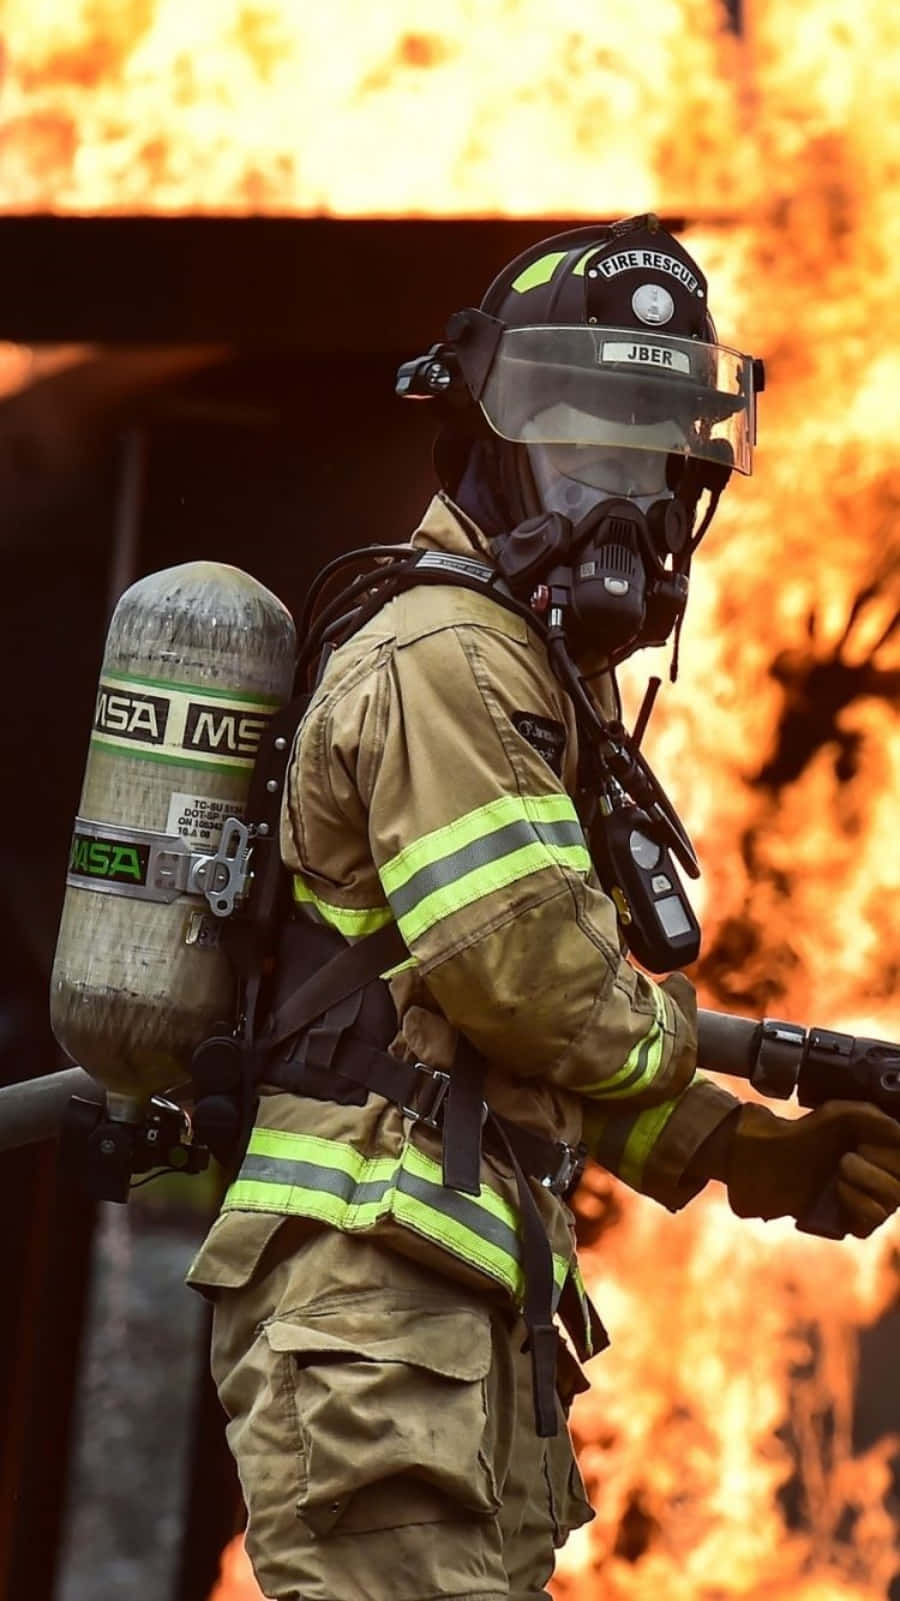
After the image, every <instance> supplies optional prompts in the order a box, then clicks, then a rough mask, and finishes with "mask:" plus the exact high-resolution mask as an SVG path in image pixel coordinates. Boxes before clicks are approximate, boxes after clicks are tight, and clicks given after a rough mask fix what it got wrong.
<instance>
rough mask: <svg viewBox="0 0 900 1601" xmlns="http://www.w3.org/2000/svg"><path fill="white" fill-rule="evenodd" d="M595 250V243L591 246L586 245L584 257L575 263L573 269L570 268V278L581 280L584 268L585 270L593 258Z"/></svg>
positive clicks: (596, 247) (596, 246)
mask: <svg viewBox="0 0 900 1601" xmlns="http://www.w3.org/2000/svg"><path fill="white" fill-rule="evenodd" d="M597 249H598V245H597V244H596V243H595V244H592V245H588V248H587V250H586V251H585V252H584V255H583V256H580V257H579V259H578V260H577V261H576V263H575V265H574V267H573V268H572V277H573V278H583V277H584V271H585V268H586V266H587V264H588V262H589V260H590V258H591V256H593V255H594V254H595V252H596V251H597Z"/></svg>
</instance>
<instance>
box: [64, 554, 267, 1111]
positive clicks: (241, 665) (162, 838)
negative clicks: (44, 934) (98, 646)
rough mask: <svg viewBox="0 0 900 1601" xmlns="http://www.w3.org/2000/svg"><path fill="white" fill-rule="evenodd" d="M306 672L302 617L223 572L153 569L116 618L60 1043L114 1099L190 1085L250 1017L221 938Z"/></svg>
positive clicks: (93, 760)
mask: <svg viewBox="0 0 900 1601" xmlns="http://www.w3.org/2000/svg"><path fill="white" fill-rule="evenodd" d="M295 660H296V634H295V630H294V624H293V621H292V619H291V615H290V613H289V612H288V610H287V609H286V607H285V606H283V605H282V603H281V601H280V600H279V599H278V598H277V596H275V595H273V594H272V593H271V592H270V591H269V590H268V589H266V588H264V586H263V585H262V584H260V583H258V582H257V580H256V579H255V578H252V577H251V576H250V575H249V574H248V573H245V572H242V571H241V570H240V569H239V568H237V567H229V566H225V565H223V564H221V563H219V562H202V561H195V562H187V563H185V564H183V565H181V566H178V567H170V568H167V569H165V571H163V572H158V573H151V574H149V575H148V576H147V577H145V578H141V579H140V580H139V581H138V582H137V583H136V584H133V585H132V586H131V588H130V589H128V590H126V592H125V593H124V595H123V596H122V598H121V600H120V601H119V603H118V605H117V606H116V609H115V612H114V613H113V617H112V620H111V622H110V626H109V633H108V635H107V640H106V650H105V654H104V658H103V666H102V669H101V674H100V682H99V684H98V688H97V700H96V707H95V712H94V722H93V728H92V731H91V738H90V745H89V749H88V758H87V765H86V768H85V774H84V784H83V788H82V792H81V802H80V805H79V808H78V816H77V818H76V820H75V827H74V831H73V837H72V845H71V852H70V858H69V871H68V875H67V887H66V894H65V900H64V903H63V910H62V919H61V922H60V929H59V937H58V941H57V946H56V956H55V960H54V964H53V973H52V978H51V1008H50V1010H51V1023H52V1027H53V1032H54V1034H55V1035H56V1038H57V1040H58V1041H59V1043H60V1044H61V1045H62V1046H63V1048H64V1049H65V1050H66V1051H67V1052H68V1054H69V1055H70V1056H71V1057H72V1058H74V1060H75V1061H76V1062H78V1063H79V1065H80V1066H81V1067H83V1068H84V1069H85V1070H86V1071H87V1072H88V1073H90V1074H91V1075H92V1076H93V1077H94V1078H96V1079H98V1080H99V1081H100V1082H101V1083H102V1084H104V1085H105V1086H106V1087H107V1089H108V1090H109V1091H111V1092H113V1093H114V1094H115V1095H120V1096H124V1097H128V1098H129V1099H146V1098H147V1097H148V1096H149V1095H151V1094H153V1093H155V1092H158V1091H160V1090H162V1089H165V1088H167V1087H172V1086H174V1085H175V1084H178V1083H180V1082H182V1081H183V1080H184V1079H185V1078H186V1077H187V1067H188V1064H189V1061H190V1057H191V1053H192V1051H193V1049H194V1046H195V1045H197V1044H198V1043H199V1041H200V1040H201V1039H203V1038H204V1036H205V1034H206V1033H207V1032H208V1030H209V1029H210V1027H211V1026H212V1025H213V1024H214V1023H216V1022H218V1021H221V1020H222V1019H227V1018H229V1017H230V1016H231V1015H232V1014H233V1009H234V979H233V975H232V971H231V966H230V963H229V961H228V958H227V956H226V953H225V949H224V945H223V940H222V932H223V926H224V921H225V914H226V913H227V911H228V909H229V907H230V906H231V905H232V904H234V899H235V887H236V885H237V887H238V890H240V884H239V871H238V870H239V868H240V866H241V863H242V862H243V860H244V854H245V850H246V847H247V845H248V843H249V844H250V848H251V853H252V840H251V841H249V842H248V840H247V838H246V831H245V830H242V827H241V820H242V819H243V817H244V812H245V807H246V800H247V791H248V788H249V783H250V776H251V773H252V770H253V764H254V760H255V756H256V752H257V749H258V746H259V742H260V738H261V736H262V734H263V732H264V730H265V728H266V725H267V722H268V721H269V719H270V718H271V717H272V715H273V714H274V713H275V711H277V710H278V708H279V707H280V706H282V705H283V704H284V703H285V702H286V701H287V700H288V699H289V698H290V694H291V690H292V684H293V676H294V664H295ZM228 819H235V822H234V823H228V822H227V820H228ZM223 824H225V825H226V827H225V835H226V838H225V839H224V840H223Z"/></svg>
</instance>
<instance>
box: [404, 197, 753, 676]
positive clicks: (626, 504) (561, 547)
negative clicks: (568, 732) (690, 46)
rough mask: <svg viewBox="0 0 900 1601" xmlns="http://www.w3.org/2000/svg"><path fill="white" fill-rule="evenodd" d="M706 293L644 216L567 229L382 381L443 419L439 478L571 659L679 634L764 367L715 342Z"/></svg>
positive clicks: (747, 455) (745, 467)
mask: <svg viewBox="0 0 900 1601" xmlns="http://www.w3.org/2000/svg"><path fill="white" fill-rule="evenodd" d="M706 291H707V285H706V279H705V278H704V276H703V273H702V271H701V270H700V268H699V267H698V265H697V263H696V262H695V261H694V260H693V258H692V257H691V256H690V255H689V254H688V252H687V251H686V250H685V249H684V247H683V245H682V244H681V243H680V241H679V240H677V239H675V238H674V237H673V236H672V235H670V234H669V233H667V231H666V230H665V229H663V228H662V227H661V226H660V224H659V221H658V219H657V218H656V217H653V216H650V215H648V216H643V217H636V218H631V219H629V220H628V221H626V222H623V223H619V224H613V225H599V226H595V227H592V228H583V229H576V230H573V231H571V232H569V233H566V234H562V235H558V236H556V237H555V238H552V239H547V240H543V241H542V242H541V243H540V244H538V245H535V246H534V247H533V248H532V249H531V250H529V251H526V252H525V253H524V254H523V255H522V256H519V257H517V258H516V260H515V261H514V262H512V263H510V265H509V266H508V267H506V268H504V269H503V271H502V272H501V273H500V274H499V275H498V277H497V278H496V279H495V280H494V282H493V284H492V285H491V286H490V288H489V289H488V291H487V293H486V295H485V297H484V300H483V301H482V304H481V306H480V308H478V309H477V310H476V309H475V308H472V307H469V308H467V309H465V310H463V311H460V312H457V313H455V314H454V315H453V317H451V319H450V321H449V323H448V325H447V342H446V343H444V344H441V345H436V346H434V347H433V348H432V350H431V351H429V352H428V354H427V355H426V356H424V357H420V358H418V359H417V360H416V361H413V362H408V363H406V364H405V365H404V367H402V368H401V370H400V373H399V374H398V380H397V392H398V393H399V394H402V395H405V396H409V397H411V398H429V399H433V400H438V401H439V402H440V403H441V404H442V405H443V407H444V408H445V416H446V418H447V419H448V421H447V423H446V425H445V429H444V431H443V433H442V436H441V438H439V440H438V448H437V451H436V458H435V459H436V464H437V465H438V471H439V474H440V476H441V481H442V483H443V485H444V488H445V489H446V490H447V491H448V492H449V494H450V495H451V497H453V496H454V494H455V492H456V491H457V489H458V488H462V489H463V490H464V492H465V495H466V496H468V497H469V499H470V505H467V504H466V500H465V499H461V500H460V501H459V504H460V506H461V508H462V509H463V510H464V511H467V510H468V511H470V514H474V512H476V511H477V510H478V509H479V508H480V507H481V506H482V505H484V506H486V507H488V508H489V510H490V513H491V523H492V525H493V526H492V527H491V533H492V534H495V538H494V539H493V541H492V548H493V550H494V552H495V555H496V558H497V563H498V566H499V567H500V568H501V570H502V571H503V574H504V577H505V579H506V581H507V583H508V584H509V586H510V588H511V589H512V590H513V592H514V593H515V594H516V595H517V596H519V597H520V598H522V599H526V600H528V601H531V597H532V595H535V594H537V593H538V592H540V594H539V595H538V604H541V605H543V604H547V600H546V595H547V593H552V596H553V607H554V610H555V611H557V612H558V613H559V615H560V616H561V617H562V618H563V620H564V621H563V626H564V630H565V634H566V638H567V639H568V640H570V641H571V644H572V646H573V648H577V649H581V648H582V646H583V645H584V644H585V643H587V644H589V645H590V646H591V647H592V649H593V650H594V651H595V652H600V653H601V654H602V655H604V656H606V658H607V659H608V660H609V661H610V662H611V663H615V662H616V661H619V660H621V659H622V658H623V656H625V655H628V654H630V652H631V651H633V650H635V649H637V648H639V646H641V645H646V644H659V643H661V642H662V641H663V640H664V639H666V638H667V637H668V635H669V634H670V633H671V632H672V630H673V629H674V628H675V627H676V626H677V624H678V622H679V620H680V618H681V616H682V614H683V611H684V605H685V601H686V598H687V581H688V572H689V568H690V561H691V556H692V554H693V551H694V549H695V548H696V545H697V544H698V542H699V540H700V538H701V537H702V534H703V533H704V532H705V530H706V528H707V527H708V525H709V522H710V521H711V518H712V516H713V514H714V512H715V508H716V505H717V503H718V499H719V496H720V495H721V493H722V490H723V489H724V487H725V485H726V483H727V482H728V479H729V477H730V475H731V473H732V472H735V471H736V472H739V473H749V472H750V471H751V464H752V451H753V445H754V442H755V430H756V393H757V392H758V391H759V390H760V389H761V388H762V387H763V372H762V364H761V363H760V362H757V361H755V360H754V359H753V357H751V356H747V355H745V354H742V353H741V352H740V351H737V350H732V349H730V348H728V347H726V346H723V345H721V344H719V342H718V338H717V335H716V330H715V327H714V324H713V322H712V318H711V317H710V315H709V311H708V306H707V299H706ZM476 445H477V447H478V448H477V450H476V449H474V448H473V447H474V446H476ZM460 447H462V448H460ZM476 462H477V463H478V464H479V467H480V469H484V470H485V471H484V473H483V476H484V477H485V483H484V486H483V488H482V486H481V485H480V483H479V482H476V481H475V477H474V475H473V471H472V464H473V463H476ZM463 480H465V481H463ZM488 492H489V493H488ZM704 492H705V493H706V494H707V495H708V497H709V498H708V503H707V505H706V508H705V511H704V513H703V515H702V518H701V520H700V525H699V527H698V529H697V531H696V533H695V532H694V524H695V521H696V520H697V517H698V511H699V505H700V501H701V499H702V497H703V495H704ZM495 513H499V516H497V515H495ZM475 520H476V522H477V521H478V518H477V516H476V517H475Z"/></svg>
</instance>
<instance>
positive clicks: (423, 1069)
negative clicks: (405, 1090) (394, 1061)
mask: <svg viewBox="0 0 900 1601" xmlns="http://www.w3.org/2000/svg"><path fill="white" fill-rule="evenodd" d="M413 1071H414V1072H416V1073H418V1074H419V1075H420V1078H419V1082H418V1083H417V1084H416V1087H415V1092H414V1094H413V1096H412V1097H411V1099H413V1100H416V1101H424V1104H423V1105H422V1106H401V1108H400V1110H401V1112H402V1113H403V1115H404V1117H411V1118H413V1119H414V1120H415V1121H416V1122H417V1123H424V1124H425V1127H426V1128H438V1127H439V1126H440V1122H439V1119H440V1113H441V1111H442V1110H443V1105H444V1102H445V1100H446V1099H447V1093H448V1091H449V1089H450V1074H449V1073H442V1072H441V1070H440V1068H438V1067H429V1066H428V1063H427V1062H414V1063H413ZM423 1085H425V1086H426V1088H425V1090H424V1093H423V1091H422V1086H423Z"/></svg>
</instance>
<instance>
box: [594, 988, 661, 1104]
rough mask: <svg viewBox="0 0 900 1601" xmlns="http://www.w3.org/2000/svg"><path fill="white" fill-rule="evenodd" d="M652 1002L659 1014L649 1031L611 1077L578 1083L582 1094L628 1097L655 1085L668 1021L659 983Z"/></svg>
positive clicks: (607, 1098)
mask: <svg viewBox="0 0 900 1601" xmlns="http://www.w3.org/2000/svg"><path fill="white" fill-rule="evenodd" d="M652 994H653V1005H654V1008H655V1012H656V1015H655V1017H654V1018H653V1019H652V1021H651V1023H650V1026H649V1028H648V1029H647V1032H646V1034H644V1035H643V1036H642V1037H641V1038H640V1039H639V1040H638V1042H637V1044H636V1045H633V1046H632V1048H631V1050H630V1051H629V1053H628V1055H627V1056H626V1058H625V1060H624V1062H623V1063H622V1066H621V1067H619V1068H617V1069H616V1071H615V1072H614V1073H611V1074H610V1075H609V1077H608V1078H600V1079H596V1080H595V1081H594V1083H593V1084H584V1085H579V1086H578V1093H579V1095H586V1096H588V1097H590V1098H591V1099H594V1100H598V1101H606V1100H610V1101H616V1100H625V1099H626V1098H627V1097H628V1096H630V1095H638V1094H640V1092H641V1091H642V1090H645V1089H646V1088H647V1086H648V1084H652V1082H653V1080H654V1079H655V1077H656V1075H657V1073H658V1072H659V1070H660V1068H661V1066H662V1061H663V1042H664V1035H663V1024H664V1023H665V1020H666V1001H665V996H664V994H663V992H662V990H661V989H660V988H659V985H658V984H654V985H653V990H652Z"/></svg>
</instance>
